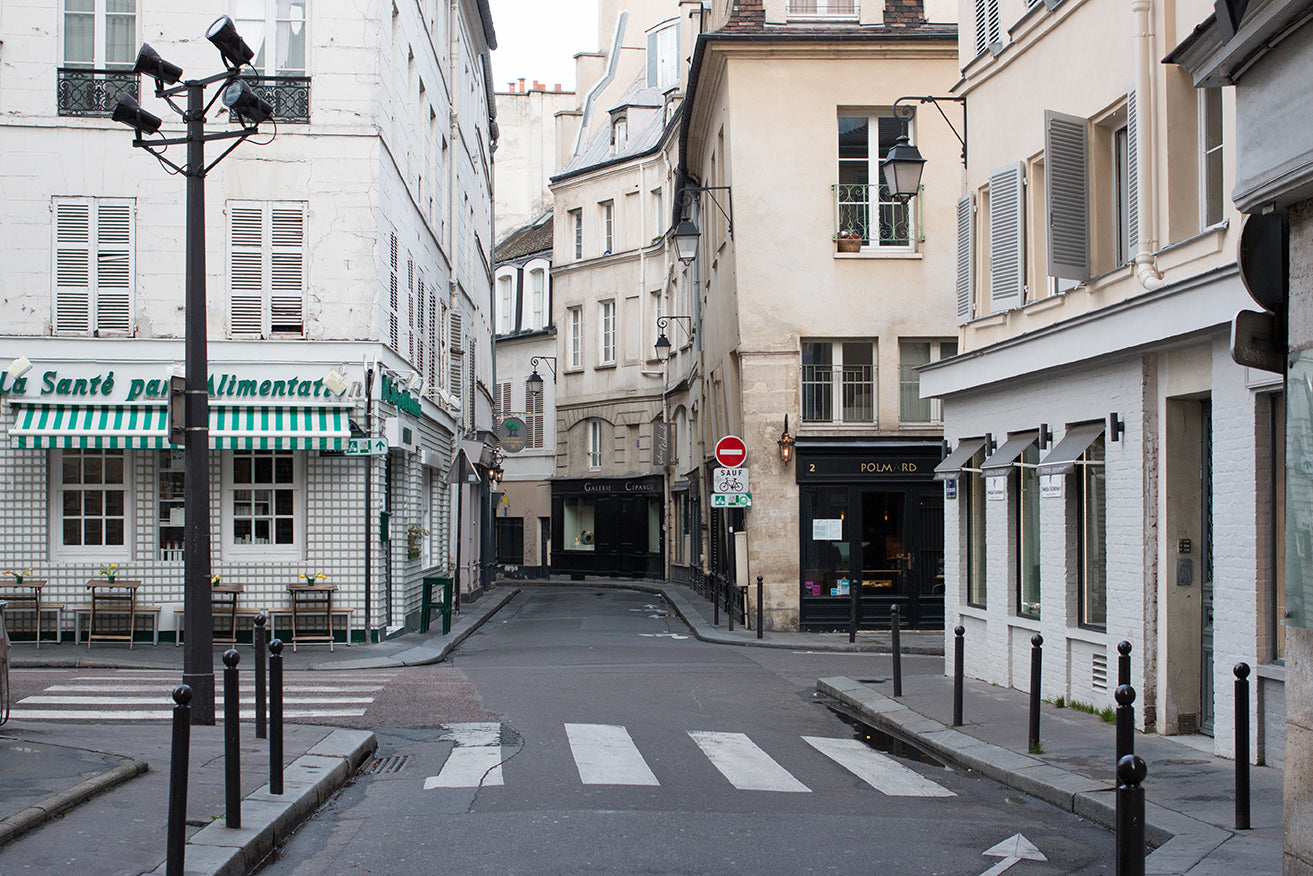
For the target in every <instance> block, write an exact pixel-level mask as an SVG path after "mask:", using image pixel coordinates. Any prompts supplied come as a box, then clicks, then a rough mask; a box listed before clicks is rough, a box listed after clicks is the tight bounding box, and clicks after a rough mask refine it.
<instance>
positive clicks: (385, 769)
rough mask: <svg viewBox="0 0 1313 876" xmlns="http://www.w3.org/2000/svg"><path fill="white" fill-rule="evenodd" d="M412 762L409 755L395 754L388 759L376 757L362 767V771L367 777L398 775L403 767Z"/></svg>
mask: <svg viewBox="0 0 1313 876" xmlns="http://www.w3.org/2000/svg"><path fill="white" fill-rule="evenodd" d="M409 762H410V755H408V754H393V755H389V756H388V757H376V758H373V759H372V760H370V761H369V763H367V764H365V765H364V766H363V767H361V769H360V771H361V772H362V773H365V774H367V775H377V774H379V773H396V772H400V771H401V769H402V767H404V766H405V765H406V764H407V763H409Z"/></svg>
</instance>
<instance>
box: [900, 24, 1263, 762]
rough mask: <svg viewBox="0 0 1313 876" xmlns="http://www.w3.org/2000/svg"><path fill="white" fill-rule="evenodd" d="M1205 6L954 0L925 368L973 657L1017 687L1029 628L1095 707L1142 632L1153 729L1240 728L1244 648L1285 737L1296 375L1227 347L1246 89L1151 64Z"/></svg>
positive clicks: (1053, 668) (982, 670) (1058, 674)
mask: <svg viewBox="0 0 1313 876" xmlns="http://www.w3.org/2000/svg"><path fill="white" fill-rule="evenodd" d="M1210 9H1211V4H1209V3H1207V2H1204V0H1194V2H1182V3H1176V4H1161V3H1151V2H1148V0H1141V2H1135V3H1132V4H1130V6H1129V8H1128V6H1127V4H1125V3H1121V2H1115V0H1085V2H1076V3H1070V2H1068V3H1061V4H1043V3H1023V2H1021V0H975V2H973V3H964V4H962V5H961V6H960V14H961V20H962V23H963V24H962V32H961V37H960V40H961V42H960V65H961V70H962V81H961V82H960V83H959V84H958V85H957V86H956V87H955V90H954V94H955V95H956V96H959V97H962V98H965V100H966V105H967V107H968V108H969V115H970V137H969V139H968V142H967V157H968V162H969V170H968V172H967V175H966V185H965V189H964V190H963V192H962V198H961V200H960V201H959V203H958V211H959V214H958V215H959V217H960V221H959V224H958V228H959V249H958V252H959V256H960V258H959V261H958V265H959V269H958V274H957V282H956V290H957V314H958V322H959V324H960V326H961V335H960V337H961V341H962V345H961V352H960V354H959V355H958V356H956V357H954V358H951V359H948V360H947V361H945V362H943V363H942V364H937V365H932V366H930V367H929V368H927V369H926V370H924V371H923V373H922V383H921V386H922V390H923V392H924V393H925V394H926V395H927V396H929V397H934V398H938V399H941V400H942V403H943V406H944V430H945V436H946V438H947V439H948V441H949V444H950V447H951V450H952V452H951V454H950V456H949V458H948V459H947V460H946V461H945V463H944V464H942V465H941V466H940V467H939V469H938V471H939V476H940V477H941V478H942V479H944V481H945V489H946V493H945V496H946V502H945V507H946V515H945V519H946V525H945V530H946V535H945V547H946V553H947V555H948V557H949V558H950V561H949V562H948V564H947V566H946V569H945V578H946V584H947V587H946V608H947V613H948V623H947V627H948V628H949V629H950V630H951V628H952V627H954V626H956V625H959V624H960V625H961V626H962V627H963V628H964V629H965V638H966V654H967V672H968V674H969V675H972V676H974V677H977V678H982V679H985V680H987V681H991V682H994V683H997V684H1002V685H1008V686H1011V687H1017V688H1026V687H1028V686H1029V684H1030V678H1029V651H1030V641H1031V637H1032V636H1033V635H1034V634H1035V633H1039V634H1042V636H1043V638H1044V650H1045V655H1044V673H1045V674H1044V678H1043V679H1042V681H1041V689H1042V693H1043V696H1044V697H1046V698H1051V699H1057V698H1063V699H1065V700H1067V701H1068V702H1071V701H1075V702H1080V703H1087V704H1092V705H1094V706H1096V707H1098V708H1104V707H1107V706H1110V705H1112V704H1113V692H1114V689H1115V687H1116V685H1117V681H1116V676H1117V650H1116V648H1117V645H1118V643H1119V642H1121V641H1123V640H1125V641H1129V642H1130V643H1131V645H1132V649H1133V650H1132V684H1133V685H1134V687H1135V688H1136V689H1137V691H1138V699H1137V702H1136V705H1137V711H1138V717H1139V719H1140V721H1141V723H1142V726H1143V727H1144V729H1146V730H1150V731H1156V732H1160V733H1169V734H1178V733H1179V734H1193V733H1203V734H1209V735H1212V736H1214V738H1215V740H1216V741H1215V742H1214V743H1212V747H1213V749H1214V750H1215V751H1216V752H1217V753H1219V754H1230V753H1231V752H1232V751H1233V727H1234V715H1233V712H1232V702H1233V701H1232V696H1231V691H1232V683H1231V682H1232V675H1231V667H1232V666H1233V665H1234V664H1235V663H1237V662H1239V661H1242V660H1243V661H1245V662H1247V663H1249V664H1250V665H1252V666H1255V667H1256V675H1257V685H1258V696H1257V697H1256V698H1255V700H1256V701H1257V702H1258V703H1260V704H1262V705H1261V706H1260V707H1259V708H1258V709H1257V710H1256V714H1255V715H1254V719H1253V720H1254V722H1255V727H1254V738H1255V739H1256V740H1257V741H1258V748H1257V751H1256V752H1255V754H1256V756H1257V757H1259V758H1265V759H1266V760H1267V762H1269V763H1279V762H1280V761H1281V758H1282V742H1283V739H1282V737H1283V730H1284V718H1283V708H1284V704H1283V694H1284V691H1283V687H1284V672H1285V669H1284V665H1283V663H1282V657H1283V655H1284V652H1283V637H1282V635H1281V633H1282V627H1281V625H1280V611H1281V608H1280V605H1281V600H1280V590H1279V588H1278V576H1277V573H1276V562H1275V559H1276V553H1275V544H1276V541H1275V539H1274V520H1275V518H1276V517H1277V516H1278V494H1277V491H1276V490H1275V488H1274V485H1275V484H1276V483H1277V482H1278V481H1279V480H1280V474H1279V464H1278V463H1277V462H1275V461H1274V460H1276V459H1279V458H1280V451H1279V445H1278V443H1277V441H1276V437H1275V436H1276V435H1279V433H1280V431H1281V425H1280V424H1281V417H1282V401H1281V394H1280V391H1281V381H1280V376H1279V375H1277V374H1272V373H1269V372H1265V371H1261V370H1255V369H1249V368H1245V367H1242V366H1240V365H1237V364H1236V363H1235V362H1234V361H1233V360H1232V357H1231V351H1230V343H1229V341H1230V329H1231V321H1232V318H1233V317H1234V315H1235V314H1236V312H1237V311H1238V310H1241V309H1244V308H1246V307H1252V304H1251V302H1250V300H1249V298H1248V296H1247V295H1246V294H1245V292H1244V289H1243V288H1242V285H1241V282H1240V279H1239V276H1238V274H1237V270H1236V265H1235V258H1234V253H1235V252H1236V242H1237V234H1238V227H1239V226H1238V218H1239V217H1238V215H1237V213H1236V211H1235V208H1234V206H1233V205H1232V204H1231V203H1230V201H1229V199H1228V198H1227V192H1228V191H1230V189H1231V187H1232V185H1233V184H1234V171H1233V167H1234V131H1235V117H1234V103H1233V100H1232V96H1231V95H1230V94H1228V93H1224V92H1223V91H1222V90H1220V89H1215V88H1214V89H1204V90H1201V91H1196V90H1195V89H1194V88H1193V86H1192V83H1191V82H1190V80H1189V77H1188V76H1187V75H1186V74H1185V73H1184V72H1183V71H1182V70H1181V69H1180V68H1178V67H1176V66H1172V65H1164V64H1162V63H1161V59H1162V58H1163V57H1164V56H1165V55H1167V54H1168V53H1169V52H1170V51H1171V49H1172V47H1173V46H1175V45H1176V44H1177V43H1178V42H1180V41H1181V40H1182V39H1184V38H1185V37H1186V36H1188V35H1189V33H1190V31H1191V29H1192V28H1193V27H1194V26H1195V24H1196V23H1197V22H1198V21H1199V20H1200V19H1201V18H1203V17H1204V16H1205V15H1207V13H1208V12H1209V11H1210ZM1128 13H1129V14H1128ZM978 23H979V24H978ZM934 164H935V162H934V161H933V160H931V162H929V163H928V164H927V169H926V173H927V174H930V173H932V172H933V171H932V168H933V167H934ZM952 638H953V636H952V633H951V631H950V632H946V639H947V640H948V641H949V644H950V645H951V640H952ZM949 651H950V653H951V648H950V649H949Z"/></svg>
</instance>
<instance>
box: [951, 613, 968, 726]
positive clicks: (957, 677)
mask: <svg viewBox="0 0 1313 876" xmlns="http://www.w3.org/2000/svg"><path fill="white" fill-rule="evenodd" d="M966 632H967V630H966V627H964V626H962V625H961V624H958V625H957V626H956V627H954V628H953V636H954V639H953V726H954V727H961V726H962V672H963V666H964V665H965V663H966V652H965V644H964V642H963V639H964V638H965V637H966Z"/></svg>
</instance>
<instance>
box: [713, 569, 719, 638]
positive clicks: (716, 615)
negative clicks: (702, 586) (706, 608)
mask: <svg viewBox="0 0 1313 876" xmlns="http://www.w3.org/2000/svg"><path fill="white" fill-rule="evenodd" d="M711 625H712V626H713V627H718V626H720V579H719V578H718V577H717V576H716V573H715V572H712V573H711Z"/></svg>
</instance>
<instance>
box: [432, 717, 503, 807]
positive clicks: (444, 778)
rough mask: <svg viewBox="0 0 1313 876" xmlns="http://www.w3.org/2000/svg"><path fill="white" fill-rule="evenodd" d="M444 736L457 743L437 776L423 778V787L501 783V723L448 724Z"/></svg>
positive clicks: (473, 785)
mask: <svg viewBox="0 0 1313 876" xmlns="http://www.w3.org/2000/svg"><path fill="white" fill-rule="evenodd" d="M445 726H446V728H447V733H446V734H445V735H444V738H447V739H451V740H453V741H454V742H455V743H456V746H455V747H454V748H452V750H451V754H450V755H448V757H447V762H446V763H445V764H443V765H442V769H441V770H439V771H438V774H437V775H436V776H429V777H428V778H427V779H425V780H424V790H425V791H431V790H432V789H434V788H478V787H490V786H494V785H501V784H502V771H501V763H502V760H503V753H502V746H501V725H500V724H498V723H495V722H492V721H475V722H471V723H468V724H447V725H445Z"/></svg>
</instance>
